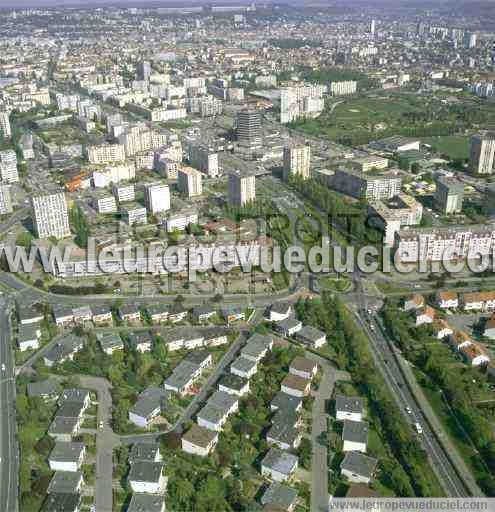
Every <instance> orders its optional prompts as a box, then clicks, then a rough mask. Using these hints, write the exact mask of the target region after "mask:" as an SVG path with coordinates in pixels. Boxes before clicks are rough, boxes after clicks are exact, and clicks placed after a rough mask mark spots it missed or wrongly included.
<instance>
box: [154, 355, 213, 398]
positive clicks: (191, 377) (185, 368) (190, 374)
mask: <svg viewBox="0 0 495 512" xmlns="http://www.w3.org/2000/svg"><path fill="white" fill-rule="evenodd" d="M202 371H203V370H202V369H201V367H200V366H199V365H197V364H193V363H190V362H189V361H184V360H183V361H181V362H180V363H179V364H178V365H177V366H176V367H175V368H174V370H173V372H172V374H171V375H170V376H169V377H168V378H167V379H166V380H165V382H164V383H163V386H164V387H165V389H167V390H169V391H174V392H176V393H179V394H180V395H184V394H186V393H187V392H188V390H189V389H190V388H191V386H192V385H193V383H194V381H195V380H196V379H197V378H198V377H199V376H200V375H201V373H202Z"/></svg>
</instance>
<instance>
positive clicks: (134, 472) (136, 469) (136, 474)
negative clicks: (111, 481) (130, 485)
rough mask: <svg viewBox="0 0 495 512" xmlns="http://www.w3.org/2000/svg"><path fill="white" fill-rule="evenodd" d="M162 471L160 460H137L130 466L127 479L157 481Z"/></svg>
mask: <svg viewBox="0 0 495 512" xmlns="http://www.w3.org/2000/svg"><path fill="white" fill-rule="evenodd" d="M162 471H163V463H162V462H148V461H137V462H135V463H134V464H133V465H132V466H131V470H130V471H129V481H133V482H153V483H157V482H158V481H159V480H160V476H161V474H162Z"/></svg>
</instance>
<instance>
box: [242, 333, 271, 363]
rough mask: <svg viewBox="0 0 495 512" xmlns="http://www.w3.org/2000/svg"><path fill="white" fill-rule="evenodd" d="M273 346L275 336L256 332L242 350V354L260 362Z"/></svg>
mask: <svg viewBox="0 0 495 512" xmlns="http://www.w3.org/2000/svg"><path fill="white" fill-rule="evenodd" d="M272 347H273V338H272V337H271V336H268V335H263V334H258V333H254V334H253V335H252V336H251V337H250V338H249V339H248V340H247V342H246V345H245V346H244V347H243V348H242V350H241V355H243V356H244V357H247V358H248V359H251V360H252V361H254V362H256V363H259V362H260V361H261V360H262V359H263V358H264V357H265V356H266V354H267V353H268V351H269V350H271V349H272Z"/></svg>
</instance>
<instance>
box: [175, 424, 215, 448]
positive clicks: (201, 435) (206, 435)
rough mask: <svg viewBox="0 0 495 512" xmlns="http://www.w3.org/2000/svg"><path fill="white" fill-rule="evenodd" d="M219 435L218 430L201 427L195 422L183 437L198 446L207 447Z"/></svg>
mask: <svg viewBox="0 0 495 512" xmlns="http://www.w3.org/2000/svg"><path fill="white" fill-rule="evenodd" d="M217 437H218V434H217V433H216V432H212V431H211V430H208V429H207V428H204V427H200V426H199V425H196V423H194V424H193V425H192V427H191V428H190V429H189V430H188V431H187V432H186V433H185V434H184V435H183V436H182V439H184V440H186V441H188V442H189V443H191V444H194V445H196V446H201V447H203V448H206V447H207V446H208V445H209V444H210V443H211V442H212V441H213V440H214V439H216V438H217Z"/></svg>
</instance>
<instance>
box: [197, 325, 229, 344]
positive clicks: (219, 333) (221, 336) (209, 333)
mask: <svg viewBox="0 0 495 512" xmlns="http://www.w3.org/2000/svg"><path fill="white" fill-rule="evenodd" d="M202 332H203V336H204V345H205V347H219V346H220V345H226V344H227V343H228V342H229V338H228V333H229V331H228V330H226V329H225V328H223V327H211V328H209V329H206V330H203V331H202Z"/></svg>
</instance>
